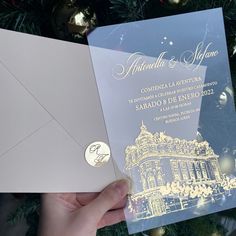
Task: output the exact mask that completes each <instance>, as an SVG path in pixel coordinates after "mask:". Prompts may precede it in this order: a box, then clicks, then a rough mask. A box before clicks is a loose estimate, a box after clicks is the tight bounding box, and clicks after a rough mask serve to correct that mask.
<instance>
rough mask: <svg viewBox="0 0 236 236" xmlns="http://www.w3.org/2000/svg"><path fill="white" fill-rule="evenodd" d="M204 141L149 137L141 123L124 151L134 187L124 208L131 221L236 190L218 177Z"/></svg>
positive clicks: (214, 160)
mask: <svg viewBox="0 0 236 236" xmlns="http://www.w3.org/2000/svg"><path fill="white" fill-rule="evenodd" d="M218 159H219V156H217V155H216V154H215V153H214V151H213V149H212V148H211V147H210V145H209V143H208V142H207V141H202V140H197V139H196V140H192V141H187V140H184V139H182V140H181V139H178V138H172V137H170V136H168V135H167V134H165V133H164V132H160V133H155V134H152V133H151V132H149V131H148V129H147V127H146V126H145V125H144V123H143V122H142V125H141V127H140V134H139V135H138V137H137V138H136V139H135V144H134V145H132V146H127V147H126V149H125V163H126V164H125V169H126V173H127V174H128V175H129V176H130V178H131V179H132V180H133V182H134V183H135V184H134V187H133V189H132V194H131V196H130V197H129V203H128V209H129V212H130V213H131V214H132V215H133V218H134V220H135V219H136V220H138V219H148V218H151V217H155V216H161V215H165V214H168V213H171V212H176V211H181V210H184V209H188V208H194V207H201V206H203V205H204V204H206V203H209V202H212V203H214V202H217V201H220V200H221V199H222V198H225V196H227V195H230V190H231V189H232V188H236V180H235V179H230V178H229V177H227V176H226V175H224V174H222V172H221V169H220V165H219V160H218Z"/></svg>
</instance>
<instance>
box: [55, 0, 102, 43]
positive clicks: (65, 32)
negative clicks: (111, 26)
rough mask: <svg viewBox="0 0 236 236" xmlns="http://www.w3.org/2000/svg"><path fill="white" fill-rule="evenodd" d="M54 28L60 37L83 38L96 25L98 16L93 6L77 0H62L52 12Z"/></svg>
mask: <svg viewBox="0 0 236 236" xmlns="http://www.w3.org/2000/svg"><path fill="white" fill-rule="evenodd" d="M51 21H52V28H53V30H54V33H55V34H56V36H57V37H58V38H60V39H70V38H83V37H84V36H85V35H86V33H87V32H88V31H89V30H90V29H92V28H93V27H95V26H96V24H97V17H96V14H95V12H94V10H93V9H92V8H91V6H89V5H87V6H84V5H80V1H79V0H77V1H75V0H61V1H58V3H57V4H56V5H55V6H54V8H53V12H52V19H51Z"/></svg>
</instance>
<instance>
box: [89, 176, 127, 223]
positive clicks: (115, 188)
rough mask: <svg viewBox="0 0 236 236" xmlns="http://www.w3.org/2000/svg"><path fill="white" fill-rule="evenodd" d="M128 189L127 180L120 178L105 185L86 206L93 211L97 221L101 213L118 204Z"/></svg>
mask: <svg viewBox="0 0 236 236" xmlns="http://www.w3.org/2000/svg"><path fill="white" fill-rule="evenodd" d="M128 191H129V184H128V182H127V180H120V181H116V182H114V183H112V184H110V185H109V186H108V187H106V188H105V189H104V190H103V191H102V192H101V193H100V194H99V195H98V197H97V198H96V199H94V200H93V201H92V202H91V203H90V204H89V205H87V206H86V208H87V210H88V211H90V212H94V220H96V221H97V222H99V221H100V219H101V218H102V217H103V215H104V214H105V213H106V212H107V211H109V210H110V209H112V208H113V207H114V206H115V205H116V204H118V203H119V202H120V201H121V200H122V198H124V197H125V196H126V195H127V193H128Z"/></svg>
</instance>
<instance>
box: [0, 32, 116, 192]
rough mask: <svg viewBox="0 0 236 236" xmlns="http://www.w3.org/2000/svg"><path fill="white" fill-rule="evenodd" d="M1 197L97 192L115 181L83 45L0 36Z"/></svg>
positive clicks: (95, 87)
mask: <svg viewBox="0 0 236 236" xmlns="http://www.w3.org/2000/svg"><path fill="white" fill-rule="evenodd" d="M0 41H1V44H0V74H1V76H0V192H97V191H101V190H102V189H103V188H104V187H105V186H106V185H107V184H109V183H111V182H112V181H114V180H116V178H117V177H116V174H115V171H114V165H113V162H112V159H110V160H109V161H108V163H106V164H105V165H103V166H101V167H99V168H98V167H94V166H91V165H89V164H88V163H87V161H86V159H85V150H86V148H87V147H88V145H90V144H91V143H93V142H97V141H99V142H104V143H106V144H108V138H107V133H106V128H105V124H104V119H103V113H102V110H101V105H100V100H99V95H98V91H97V86H96V82H95V79H94V74H93V70H92V64H91V61H90V54H89V48H88V46H85V45H79V44H75V43H69V42H64V41H59V40H54V39H48V38H43V37H38V36H32V35H28V34H23V33H17V32H13V31H8V30H3V29H1V30H0Z"/></svg>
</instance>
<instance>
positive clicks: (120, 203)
mask: <svg viewBox="0 0 236 236" xmlns="http://www.w3.org/2000/svg"><path fill="white" fill-rule="evenodd" d="M126 203H127V196H125V197H124V198H122V200H121V201H119V202H118V203H117V204H116V205H115V206H113V207H112V208H111V210H117V209H120V208H124V207H125V206H126Z"/></svg>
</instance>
